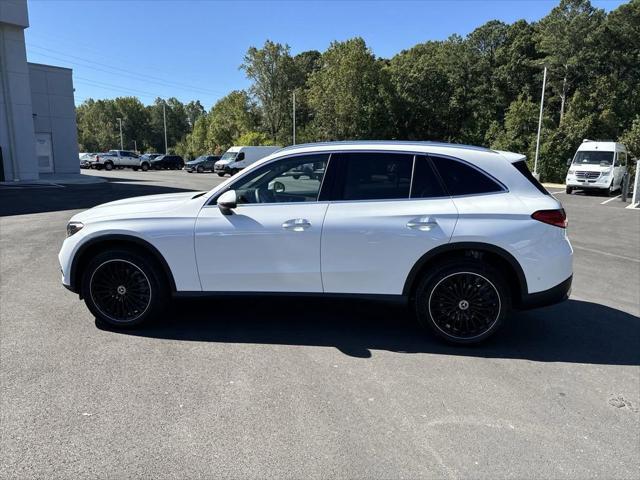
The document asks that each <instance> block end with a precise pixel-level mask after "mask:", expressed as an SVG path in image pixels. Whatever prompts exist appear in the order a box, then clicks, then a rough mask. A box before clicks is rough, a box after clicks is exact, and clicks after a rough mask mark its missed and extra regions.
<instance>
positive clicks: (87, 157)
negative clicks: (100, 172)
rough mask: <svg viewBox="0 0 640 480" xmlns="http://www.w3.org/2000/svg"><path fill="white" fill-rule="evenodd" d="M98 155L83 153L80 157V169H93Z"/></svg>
mask: <svg viewBox="0 0 640 480" xmlns="http://www.w3.org/2000/svg"><path fill="white" fill-rule="evenodd" d="M96 155H97V154H96V153H88V152H83V153H80V154H79V155H78V157H79V159H80V168H91V166H92V165H93V163H94V162H95V158H96Z"/></svg>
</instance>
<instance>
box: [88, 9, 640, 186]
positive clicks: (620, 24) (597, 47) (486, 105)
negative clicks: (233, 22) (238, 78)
mask: <svg viewBox="0 0 640 480" xmlns="http://www.w3.org/2000/svg"><path fill="white" fill-rule="evenodd" d="M544 65H546V66H547V69H548V73H547V89H546V96H545V108H544V114H543V122H542V135H541V144H540V163H539V171H540V173H541V175H542V177H543V179H544V180H546V181H558V180H562V179H563V178H564V174H565V171H566V159H567V158H568V157H570V156H572V155H573V153H574V151H575V149H576V148H577V146H578V145H579V144H580V142H581V141H582V140H583V139H585V138H591V139H612V140H621V141H624V142H625V143H626V144H627V147H628V148H630V149H631V151H632V154H633V155H635V156H637V157H640V0H631V1H630V2H629V3H626V4H623V5H621V6H619V7H618V8H617V9H615V10H613V11H611V12H610V13H608V14H607V13H606V12H605V11H603V10H601V9H598V8H595V7H593V6H592V5H591V3H590V2H589V0H561V1H560V3H559V5H558V6H556V7H555V8H553V9H552V10H551V12H550V13H549V14H548V15H547V16H545V17H544V18H542V19H541V20H540V21H538V22H533V23H528V22H526V21H525V20H519V21H517V22H515V23H512V24H506V23H503V22H501V21H497V20H493V21H489V22H487V23H486V24H484V25H482V26H480V27H478V28H477V29H475V30H474V31H473V32H471V33H470V34H469V35H467V36H466V37H464V38H463V37H461V36H459V35H452V36H451V37H449V38H448V39H446V40H443V41H428V42H425V43H421V44H418V45H415V46H414V47H413V48H411V49H408V50H404V51H401V52H399V53H398V54H396V55H395V56H393V57H392V58H390V59H384V58H378V57H376V56H375V55H374V54H373V52H372V51H371V50H370V48H368V47H367V45H366V43H365V41H364V40H363V39H362V38H352V39H349V40H346V41H342V42H337V41H336V42H332V43H331V45H330V46H329V48H328V49H327V50H326V51H324V52H318V51H315V50H313V51H306V52H302V53H299V54H297V55H292V54H291V50H290V47H289V46H288V45H282V44H279V43H275V42H272V41H269V40H268V41H266V42H265V44H264V45H263V46H262V47H261V48H255V47H252V48H250V49H249V50H248V52H247V53H246V55H245V57H244V59H243V62H242V65H241V67H240V68H241V69H242V70H243V71H244V72H245V74H246V76H247V77H248V79H249V80H250V81H251V85H250V87H249V88H248V89H247V90H246V91H244V90H238V91H233V92H231V93H229V94H228V95H227V96H225V97H223V98H221V99H220V100H218V101H217V102H216V104H215V105H214V106H213V107H212V108H211V109H210V110H209V111H208V112H205V110H204V108H203V107H202V105H201V104H200V102H198V101H192V102H189V103H188V104H182V103H180V102H179V101H178V100H176V99H175V98H172V99H168V100H166V101H165V100H162V99H156V101H155V103H154V104H153V105H150V106H144V105H143V104H142V103H141V102H140V101H139V100H137V99H136V98H132V97H125V98H117V99H115V100H98V101H94V100H88V101H86V102H84V103H83V104H82V105H80V106H79V107H78V129H79V141H80V144H81V149H83V150H101V149H105V148H114V146H116V145H119V131H118V125H117V123H116V120H115V118H116V117H121V118H124V119H125V121H124V124H123V128H124V130H125V136H126V138H128V139H133V138H135V139H137V141H138V148H139V149H140V148H141V149H151V150H155V151H160V152H162V151H164V132H163V124H162V110H163V105H164V108H165V109H166V115H167V126H168V130H169V131H168V144H169V146H170V147H171V149H172V150H173V151H175V152H176V153H179V154H182V155H183V156H186V157H193V156H196V155H199V154H203V153H210V152H211V153H217V152H221V151H224V150H225V149H226V148H228V147H229V146H231V145H233V144H241V145H268V144H273V145H288V144H291V143H292V141H293V138H292V135H293V114H292V112H293V96H294V93H295V99H296V118H295V121H296V127H297V128H296V142H298V143H301V142H314V141H326V140H353V139H397V140H439V141H446V142H454V143H468V144H473V145H485V146H488V147H491V148H496V149H501V150H510V151H515V152H520V153H523V154H526V155H527V157H528V158H529V160H530V161H531V160H532V159H533V157H534V150H535V140H536V132H537V128H538V115H539V105H540V94H541V90H542V75H543V66H544ZM128 148H131V147H130V146H129V147H128Z"/></svg>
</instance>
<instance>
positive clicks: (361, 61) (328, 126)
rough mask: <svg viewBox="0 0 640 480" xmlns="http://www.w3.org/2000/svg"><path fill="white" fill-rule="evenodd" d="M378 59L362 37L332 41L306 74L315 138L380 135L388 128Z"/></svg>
mask: <svg viewBox="0 0 640 480" xmlns="http://www.w3.org/2000/svg"><path fill="white" fill-rule="evenodd" d="M383 75H384V73H383V71H382V63H381V62H378V61H377V60H376V58H375V57H374V55H373V54H372V53H371V51H370V50H369V49H368V48H367V46H366V44H365V42H364V40H363V39H362V38H354V39H351V40H347V41H346V42H333V43H331V46H330V47H329V49H328V50H327V51H326V52H325V53H323V54H322V66H321V67H320V69H318V70H316V71H315V72H314V73H312V74H311V76H310V77H309V81H308V85H309V92H308V96H309V105H310V106H311V108H312V109H313V110H314V120H313V124H314V128H315V129H316V132H317V134H318V135H319V139H324V140H343V139H358V138H367V137H373V138H384V137H385V136H386V135H387V134H388V132H389V130H390V129H389V125H388V124H387V122H386V120H385V116H386V115H385V113H386V111H387V109H386V106H385V104H384V95H383V92H382V85H383V84H384V80H383V78H382V77H383Z"/></svg>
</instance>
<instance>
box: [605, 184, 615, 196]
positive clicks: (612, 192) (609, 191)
mask: <svg viewBox="0 0 640 480" xmlns="http://www.w3.org/2000/svg"><path fill="white" fill-rule="evenodd" d="M616 190H617V189H616V187H615V185H614V181H613V180H611V185H609V189H608V190H607V194H608V195H609V196H611V195H613V194H615V193H616Z"/></svg>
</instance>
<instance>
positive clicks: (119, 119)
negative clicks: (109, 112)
mask: <svg viewBox="0 0 640 480" xmlns="http://www.w3.org/2000/svg"><path fill="white" fill-rule="evenodd" d="M117 120H118V122H120V150H124V142H123V141H122V118H120V117H118V119H117Z"/></svg>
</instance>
